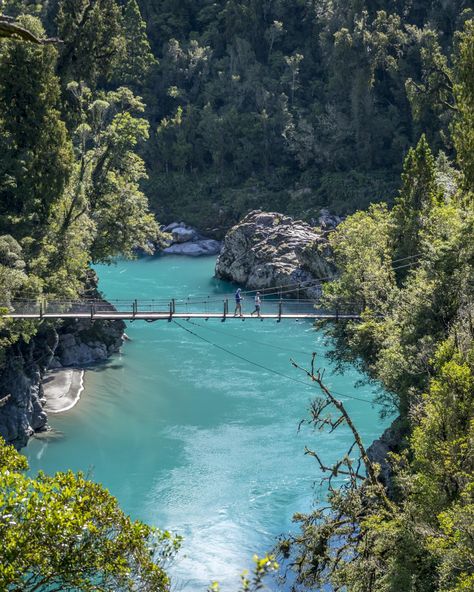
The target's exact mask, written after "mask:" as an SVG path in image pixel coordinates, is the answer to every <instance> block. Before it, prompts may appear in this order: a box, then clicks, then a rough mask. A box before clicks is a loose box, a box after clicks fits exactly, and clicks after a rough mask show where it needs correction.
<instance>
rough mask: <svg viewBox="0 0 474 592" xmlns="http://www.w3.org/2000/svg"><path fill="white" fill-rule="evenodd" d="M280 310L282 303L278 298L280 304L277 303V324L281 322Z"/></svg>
mask: <svg viewBox="0 0 474 592" xmlns="http://www.w3.org/2000/svg"><path fill="white" fill-rule="evenodd" d="M282 308H283V302H282V300H281V298H280V302H279V303H278V321H277V323H279V322H280V321H281V312H282Z"/></svg>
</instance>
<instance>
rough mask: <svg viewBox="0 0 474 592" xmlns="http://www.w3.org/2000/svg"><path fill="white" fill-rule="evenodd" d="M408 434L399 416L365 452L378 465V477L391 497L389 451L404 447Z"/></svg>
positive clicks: (391, 483) (399, 450) (392, 484)
mask: <svg viewBox="0 0 474 592" xmlns="http://www.w3.org/2000/svg"><path fill="white" fill-rule="evenodd" d="M407 435H408V427H407V425H406V423H405V422H403V421H402V419H401V418H400V417H398V418H397V419H395V421H394V422H393V423H392V425H391V426H390V427H388V428H387V429H386V430H385V432H384V433H383V434H382V435H381V436H380V438H379V439H377V440H374V441H373V442H372V444H371V445H370V446H369V448H368V449H367V454H368V456H369V458H370V460H371V461H372V462H373V463H377V464H378V465H380V473H379V479H380V481H381V482H382V483H383V484H384V485H385V487H386V489H387V493H388V495H389V497H390V498H391V499H394V498H395V497H396V491H395V484H394V482H393V468H392V465H391V463H390V453H392V452H393V453H399V452H401V450H402V449H403V448H404V440H405V438H406V436H407Z"/></svg>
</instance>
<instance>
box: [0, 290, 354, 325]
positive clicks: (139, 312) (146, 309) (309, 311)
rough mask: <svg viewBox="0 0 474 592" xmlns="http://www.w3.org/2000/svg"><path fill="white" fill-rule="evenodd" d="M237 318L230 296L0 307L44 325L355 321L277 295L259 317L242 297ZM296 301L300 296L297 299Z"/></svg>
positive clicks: (266, 299)
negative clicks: (69, 322)
mask: <svg viewBox="0 0 474 592" xmlns="http://www.w3.org/2000/svg"><path fill="white" fill-rule="evenodd" d="M243 294H244V300H243V302H242V303H241V305H242V313H241V314H237V315H235V314H234V310H235V300H234V296H233V295H230V294H229V295H220V296H216V295H212V296H207V297H194V298H192V297H190V298H184V299H183V298H181V299H177V298H172V299H170V300H167V299H156V300H139V299H136V300H107V301H105V300H99V299H83V300H68V301H66V300H47V299H44V298H43V299H39V300H28V299H24V300H14V301H12V302H11V303H9V304H8V305H3V306H2V305H1V304H0V318H5V319H24V320H45V319H54V320H57V319H63V320H66V319H88V320H92V321H94V320H119V319H120V320H123V321H139V320H140V321H148V322H154V321H168V322H171V321H173V320H180V319H181V320H186V319H189V320H192V319H205V320H208V319H220V320H221V321H227V320H260V321H262V320H267V319H273V320H276V321H281V320H285V319H288V320H357V319H360V314H359V312H358V311H355V310H351V309H350V307H349V308H346V309H344V310H327V309H324V308H322V307H321V306H320V304H319V302H318V300H317V299H303V298H299V297H293V298H284V297H283V294H282V293H280V294H279V297H275V293H271V294H269V295H268V296H266V295H265V294H262V303H261V311H260V315H258V313H256V312H253V311H254V308H255V307H254V299H253V297H251V296H250V297H248V294H250V292H246V293H243ZM298 296H299V295H298Z"/></svg>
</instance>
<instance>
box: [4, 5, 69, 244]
mask: <svg viewBox="0 0 474 592" xmlns="http://www.w3.org/2000/svg"><path fill="white" fill-rule="evenodd" d="M19 22H20V23H21V25H22V26H23V27H25V28H26V29H28V30H29V31H31V32H32V33H33V34H34V35H35V36H36V37H40V38H41V37H43V36H44V30H43V27H42V26H41V24H40V22H39V21H38V20H37V19H36V18H35V17H30V16H25V17H22V18H21V19H20V20H19ZM56 60H57V51H56V49H55V48H54V47H53V46H51V45H47V46H38V45H36V44H32V43H19V42H17V41H14V40H8V41H5V42H4V43H3V44H2V47H1V50H0V143H1V148H2V159H1V162H0V215H1V218H0V226H1V227H2V228H3V229H4V230H7V231H10V230H11V232H12V233H14V234H15V236H16V237H17V238H18V237H19V238H22V237H24V236H26V235H28V234H31V235H35V236H38V235H39V234H41V232H42V231H44V228H45V226H46V224H47V221H48V218H49V216H50V214H51V212H52V210H53V208H54V207H55V205H56V204H57V203H58V202H59V200H60V199H61V196H62V194H63V191H64V188H65V186H66V184H67V182H68V180H69V175H70V173H71V167H72V162H73V154H72V145H71V142H70V140H69V138H68V134H67V130H66V126H65V124H64V123H63V121H62V120H61V116H60V112H59V109H58V102H59V94H60V87H59V80H58V78H57V76H56V74H55V67H56Z"/></svg>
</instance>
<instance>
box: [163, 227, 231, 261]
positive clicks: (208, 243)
mask: <svg viewBox="0 0 474 592" xmlns="http://www.w3.org/2000/svg"><path fill="white" fill-rule="evenodd" d="M161 230H162V231H163V232H165V233H167V234H168V235H169V236H170V239H169V240H168V243H167V244H166V245H165V247H164V248H163V250H162V252H163V253H164V254H165V255H188V256H190V257H200V256H202V255H217V254H219V253H220V250H221V246H222V243H220V242H219V241H216V240H213V239H210V238H206V237H204V236H202V235H201V234H200V233H199V232H198V231H197V230H196V229H195V228H192V227H191V226H187V225H186V224H184V222H173V223H172V224H169V225H168V226H164V227H163V228H162V229H161Z"/></svg>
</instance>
